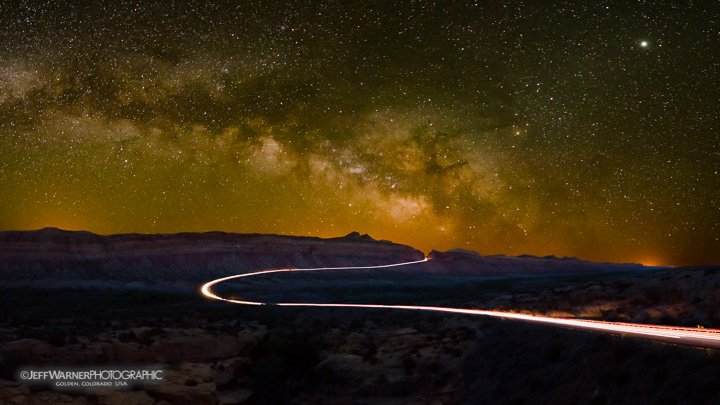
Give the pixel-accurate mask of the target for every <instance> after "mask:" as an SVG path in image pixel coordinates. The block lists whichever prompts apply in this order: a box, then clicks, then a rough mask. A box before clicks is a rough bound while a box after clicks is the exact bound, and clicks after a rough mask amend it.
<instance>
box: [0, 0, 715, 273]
mask: <svg viewBox="0 0 720 405" xmlns="http://www.w3.org/2000/svg"><path fill="white" fill-rule="evenodd" d="M236 3H239V4H236ZM717 7H718V6H717V2H715V1H710V0H708V1H690V0H688V1H637V0H635V1H630V0H628V1H577V2H570V1H562V2H561V1H556V2H551V1H534V0H533V1H499V0H498V1H478V2H451V1H447V2H430V1H407V2H405V1H397V2H395V1H374V2H373V1H370V2H363V1H352V2H350V1H337V2H320V1H312V2H311V1H306V2H273V1H268V2H263V3H261V2H245V1H237V2H236V1H227V2H219V1H216V2H199V1H198V2H195V3H194V4H193V3H191V4H188V2H179V1H178V2H173V1H158V2H156V3H155V2H153V3H149V2H142V1H135V2H114V3H112V2H107V1H102V2H101V1H98V2H83V1H65V2H64V1H48V2H33V1H27V2H24V1H9V2H2V3H0V230H27V229H38V228H42V227H46V226H55V227H59V228H63V229H70V230H80V229H82V230H89V231H92V232H96V233H101V234H111V233H127V232H140V233H173V232H183V231H192V232H204V231H213V230H219V231H227V232H243V233H250V232H260V233H277V234H291V235H312V236H320V237H332V236H342V235H344V234H347V233H349V232H351V231H359V232H361V233H369V234H370V235H371V236H373V237H375V238H377V239H390V240H392V241H394V242H398V243H405V244H409V245H412V246H414V247H416V248H419V249H421V250H423V251H425V252H428V251H429V250H430V249H432V248H434V249H438V250H447V249H451V248H465V249H471V250H476V251H478V252H480V253H481V254H508V255H511V254H512V255H517V254H524V253H527V254H534V255H541V256H542V255H551V254H553V255H557V256H577V257H579V258H582V259H588V260H595V261H614V262H630V261H632V262H642V263H645V264H664V265H684V264H720V175H719V174H718V172H719V171H720V113H719V112H718V109H719V108H720V101H719V100H720V83H719V81H720V80H719V78H720V52H719V50H720V17H719V16H720V13H718V8H717Z"/></svg>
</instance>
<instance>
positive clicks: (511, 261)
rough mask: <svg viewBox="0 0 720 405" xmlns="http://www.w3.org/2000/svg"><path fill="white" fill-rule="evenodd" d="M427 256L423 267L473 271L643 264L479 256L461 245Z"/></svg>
mask: <svg viewBox="0 0 720 405" xmlns="http://www.w3.org/2000/svg"><path fill="white" fill-rule="evenodd" d="M428 259H430V262H429V263H428V264H427V267H428V269H430V270H431V271H435V272H438V273H439V272H447V273H452V274H473V275H505V274H549V273H579V272H594V271H603V270H613V269H617V270H620V269H641V268H643V265H641V264H635V263H622V264H618V263H595V262H589V261H585V260H580V259H578V258H575V257H562V258H558V257H555V256H545V257H536V256H530V255H522V256H517V257H515V256H504V255H494V256H481V255H480V254H478V253H476V252H473V251H470V250H464V249H453V250H449V251H447V252H438V251H436V250H433V251H431V252H430V253H429V254H428Z"/></svg>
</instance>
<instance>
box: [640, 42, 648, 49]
mask: <svg viewBox="0 0 720 405" xmlns="http://www.w3.org/2000/svg"><path fill="white" fill-rule="evenodd" d="M640 46H641V47H643V48H647V46H648V42H647V41H642V42H640Z"/></svg>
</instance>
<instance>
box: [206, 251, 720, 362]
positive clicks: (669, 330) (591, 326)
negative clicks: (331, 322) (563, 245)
mask: <svg viewBox="0 0 720 405" xmlns="http://www.w3.org/2000/svg"><path fill="white" fill-rule="evenodd" d="M427 260H428V259H427V258H425V259H424V260H416V261H411V262H404V263H396V264H385V265H379V266H363V267H323V268H310V269H278V270H265V271H258V272H253V273H244V274H238V275H234V276H229V277H223V278H219V279H216V280H213V281H210V282H208V283H205V284H204V285H203V286H202V287H201V289H200V291H201V292H202V294H203V295H205V296H206V297H209V298H212V299H216V300H220V301H225V302H229V303H233V304H242V305H276V306H282V307H335V308H386V309H404V310H416V311H432V312H448V313H455V314H467V315H483V316H491V317H496V318H503V319H513V320H518V321H523V322H531V323H539V324H545V325H553V326H560V327H565V328H570V329H579V330H585V331H593V332H603V333H610V334H616V335H627V336H635V337H639V338H643V339H649V340H657V341H663V342H670V343H676V344H684V345H691V346H700V347H712V348H720V329H702V328H684V327H676V326H660V325H648V324H637V323H620V322H601V321H589V320H582V319H570V318H553V317H547V316H536V315H525V314H518V313H513V312H500V311H485V310H481V309H466V308H447V307H431V306H416V305H380V304H315V303H308V302H281V303H272V304H269V303H264V302H256V301H242V300H236V299H230V298H223V297H220V296H218V295H216V294H215V293H213V292H212V287H213V286H215V285H217V284H220V283H222V282H225V281H229V280H234V279H238V278H242V277H253V276H259V275H266V274H272V273H284V272H298V271H332V270H367V269H384V268H389V267H399V266H408V265H412V264H418V263H423V262H426V261H427Z"/></svg>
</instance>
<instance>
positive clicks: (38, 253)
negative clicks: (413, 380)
mask: <svg viewBox="0 0 720 405" xmlns="http://www.w3.org/2000/svg"><path fill="white" fill-rule="evenodd" d="M423 257H424V254H423V253H422V252H420V251H419V250H416V249H413V248H412V247H409V246H405V245H399V244H395V243H391V242H387V241H377V240H375V239H373V238H371V237H370V236H368V235H360V234H359V233H357V232H353V233H351V234H349V235H347V236H345V237H340V238H330V239H321V238H316V237H298V236H282V235H263V234H235V233H224V232H207V233H178V234H152V235H145V234H120V235H109V236H103V235H96V234H93V233H90V232H84V231H80V232H72V231H63V230H60V229H56V228H45V229H41V230H38V231H8V232H0V279H4V280H16V279H44V278H61V279H62V278H72V279H86V280H87V279H104V280H125V281H128V280H153V281H154V280H178V279H184V280H201V279H207V278H210V277H214V276H221V275H229V274H237V273H240V272H245V271H252V270H260V269H268V268H287V267H298V268H299V267H333V266H367V265H376V264H387V263H396V262H402V261H411V260H421V259H422V258H423Z"/></svg>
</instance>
